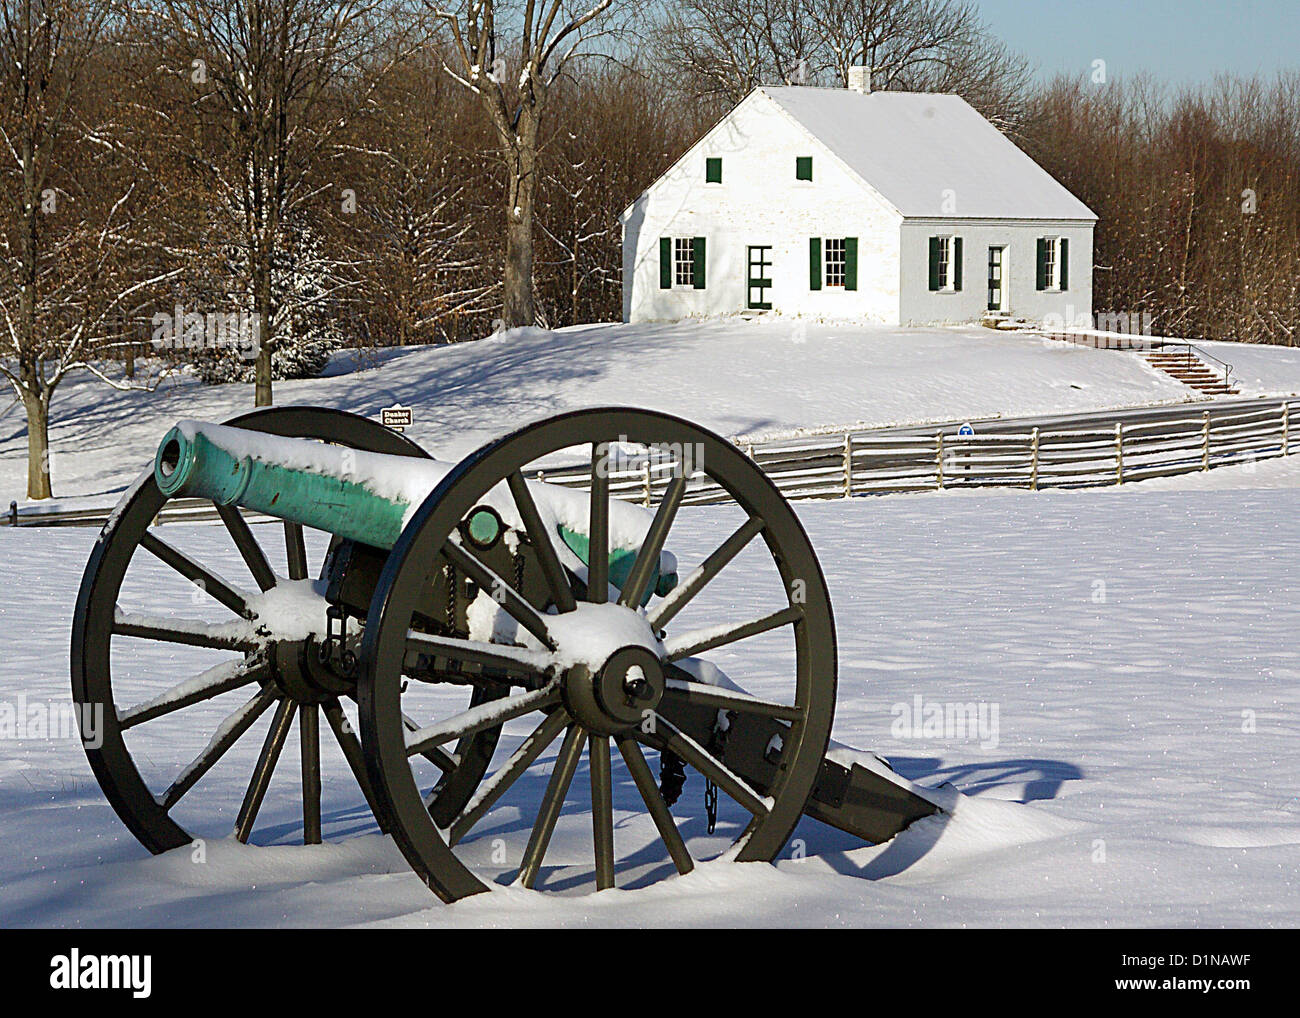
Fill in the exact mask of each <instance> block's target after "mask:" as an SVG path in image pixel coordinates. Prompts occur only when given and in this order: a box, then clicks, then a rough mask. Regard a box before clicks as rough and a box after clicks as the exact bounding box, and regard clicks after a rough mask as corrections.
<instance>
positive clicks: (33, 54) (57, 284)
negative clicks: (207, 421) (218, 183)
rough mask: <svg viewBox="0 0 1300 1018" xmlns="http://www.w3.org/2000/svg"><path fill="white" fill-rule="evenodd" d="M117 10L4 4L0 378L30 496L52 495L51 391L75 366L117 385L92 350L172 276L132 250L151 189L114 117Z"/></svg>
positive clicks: (93, 3) (42, 0)
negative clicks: (12, 405) (15, 421)
mask: <svg viewBox="0 0 1300 1018" xmlns="http://www.w3.org/2000/svg"><path fill="white" fill-rule="evenodd" d="M109 11H110V8H109V4H108V3H107V2H99V0H7V2H4V3H0V145H2V146H3V147H2V148H0V165H2V166H3V169H2V170H0V176H2V177H3V179H4V196H5V201H4V205H3V216H2V218H0V256H3V263H4V271H3V276H0V322H3V327H4V335H3V347H2V349H3V351H4V359H3V360H0V374H3V375H4V377H5V379H6V380H7V381H8V382H9V384H10V386H11V387H12V388H13V390H14V392H15V393H16V394H17V396H18V397H19V398H20V399H21V400H22V401H23V406H24V409H25V410H26V414H27V497H28V498H33V499H38V498H49V497H50V495H51V494H52V487H51V483H50V471H49V420H50V400H51V397H52V396H53V395H54V391H55V389H56V388H57V387H58V385H59V383H60V382H61V381H62V380H63V379H64V378H65V377H66V376H67V375H68V373H69V372H71V371H74V370H77V369H85V370H89V371H91V372H92V373H94V374H96V375H98V376H99V377H101V378H103V380H104V381H107V382H110V384H114V385H117V386H119V387H122V386H123V383H122V382H120V381H115V380H112V379H109V378H108V377H107V376H106V375H105V374H104V373H103V372H102V371H101V370H100V369H99V368H98V367H97V366H96V364H95V361H94V359H93V353H94V347H95V345H96V343H98V342H101V341H103V340H104V339H106V338H109V337H112V336H115V335H117V334H119V333H120V331H121V329H122V328H123V323H124V322H129V321H130V319H131V318H132V317H133V316H134V314H135V313H136V312H137V311H138V307H136V305H135V303H134V302H135V301H137V300H138V299H139V296H140V295H141V293H142V292H143V291H144V290H146V289H147V288H148V287H149V286H151V285H153V284H156V283H158V282H160V281H161V280H162V279H163V278H165V274H160V275H157V276H150V275H148V270H147V267H146V266H144V265H143V264H141V263H140V260H139V259H135V258H132V257H131V255H130V254H129V252H130V250H131V249H132V248H133V247H134V246H136V245H141V246H142V245H143V241H142V239H141V238H140V237H139V236H137V235H136V234H135V233H134V227H135V226H136V225H138V224H137V222H136V217H137V215H138V213H139V211H140V206H141V202H142V198H143V195H144V192H145V191H146V189H147V188H146V187H145V186H141V185H140V184H139V181H138V180H137V179H136V177H137V174H136V173H135V172H134V171H135V170H137V169H138V167H133V166H132V165H131V164H130V160H129V159H128V158H127V157H126V155H125V153H124V151H123V149H122V147H121V141H122V139H121V137H120V136H119V135H118V133H117V131H116V129H115V128H116V126H118V125H114V124H113V123H112V120H113V118H114V117H115V116H117V115H118V113H119V110H118V108H117V104H115V103H114V101H113V98H114V96H115V89H116V87H117V85H118V83H119V79H118V78H117V77H116V76H115V75H114V73H113V68H112V67H111V66H109V64H110V63H111V59H110V51H109V50H108V49H107V48H106V47H105V46H104V45H102V43H103V41H104V37H105V26H106V24H107V23H108V19H109ZM137 251H138V248H137ZM133 262H134V264H132V263H133ZM141 272H143V273H144V274H141Z"/></svg>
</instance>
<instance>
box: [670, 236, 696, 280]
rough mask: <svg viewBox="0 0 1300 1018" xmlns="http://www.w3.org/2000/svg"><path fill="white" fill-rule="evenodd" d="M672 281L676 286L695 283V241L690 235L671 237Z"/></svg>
mask: <svg viewBox="0 0 1300 1018" xmlns="http://www.w3.org/2000/svg"><path fill="white" fill-rule="evenodd" d="M673 282H674V283H675V284H676V285H677V286H694V285H695V241H694V238H692V237H674V238H673Z"/></svg>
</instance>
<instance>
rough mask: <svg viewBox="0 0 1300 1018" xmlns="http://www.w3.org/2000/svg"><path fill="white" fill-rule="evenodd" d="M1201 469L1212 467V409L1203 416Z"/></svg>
mask: <svg viewBox="0 0 1300 1018" xmlns="http://www.w3.org/2000/svg"><path fill="white" fill-rule="evenodd" d="M1201 469H1202V470H1209V469H1210V411H1208V410H1206V411H1205V413H1204V414H1203V415H1202V418H1201Z"/></svg>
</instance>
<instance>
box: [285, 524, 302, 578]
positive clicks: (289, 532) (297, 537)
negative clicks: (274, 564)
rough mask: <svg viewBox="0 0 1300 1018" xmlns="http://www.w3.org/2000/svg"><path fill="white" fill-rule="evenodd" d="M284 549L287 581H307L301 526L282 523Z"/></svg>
mask: <svg viewBox="0 0 1300 1018" xmlns="http://www.w3.org/2000/svg"><path fill="white" fill-rule="evenodd" d="M284 548H285V554H286V557H287V558H288V560H289V579H291V580H305V579H307V541H306V538H304V537H303V533H302V524H300V523H294V522H292V521H291V520H285V521H284Z"/></svg>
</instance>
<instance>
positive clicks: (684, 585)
mask: <svg viewBox="0 0 1300 1018" xmlns="http://www.w3.org/2000/svg"><path fill="white" fill-rule="evenodd" d="M762 529H763V521H762V520H761V519H760V518H759V517H757V516H751V517H749V519H747V520H746V521H745V522H744V523H742V524H741V525H740V526H739V527H738V528H737V529H736V531H735V533H733V534H732V535H731V536H730V537H728V538H727V539H726V540H725V541H723V542H722V544H720V545H719V546H718V547H717V549H716V550H714V551H713V553H712V554H710V555H709V557H708V558H706V559H705V560H704V561H703V562H701V563H700V565H699V566H698V567H697V568H696V569H695V571H694V572H692V573H691V574H690V575H689V576H687V577H686V578H685V579H684V580H682V582H681V583H679V584H678V585H677V588H676V589H675V590H674V591H672V593H670V594H669V595H668V596H667V597H665V598H664V599H663V600H662V601H660V602H659V603H658V604H657V605H655V606H654V607H653V608H652V609H651V610H650V611H649V613H648V614H647V618H648V619H649V620H650V625H652V626H654V627H655V628H656V629H662V628H663V627H664V626H666V625H668V623H669V622H670V621H671V620H672V619H673V617H674V616H676V615H677V613H678V612H680V611H681V610H682V609H683V608H685V607H686V606H687V605H688V604H690V602H691V599H692V598H693V597H695V595H696V594H698V593H699V592H700V591H701V590H703V589H704V588H705V586H706V585H707V584H708V583H709V581H710V580H712V579H713V578H714V577H715V576H717V575H718V573H720V572H722V570H723V569H724V568H725V567H726V565H727V564H728V563H729V562H730V561H731V560H732V559H734V558H735V557H736V556H737V555H739V554H740V553H741V552H742V551H744V550H745V548H746V546H748V544H749V542H750V541H752V540H753V539H754V538H755V537H757V536H758V534H759V533H760V532H761V531H762Z"/></svg>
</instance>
